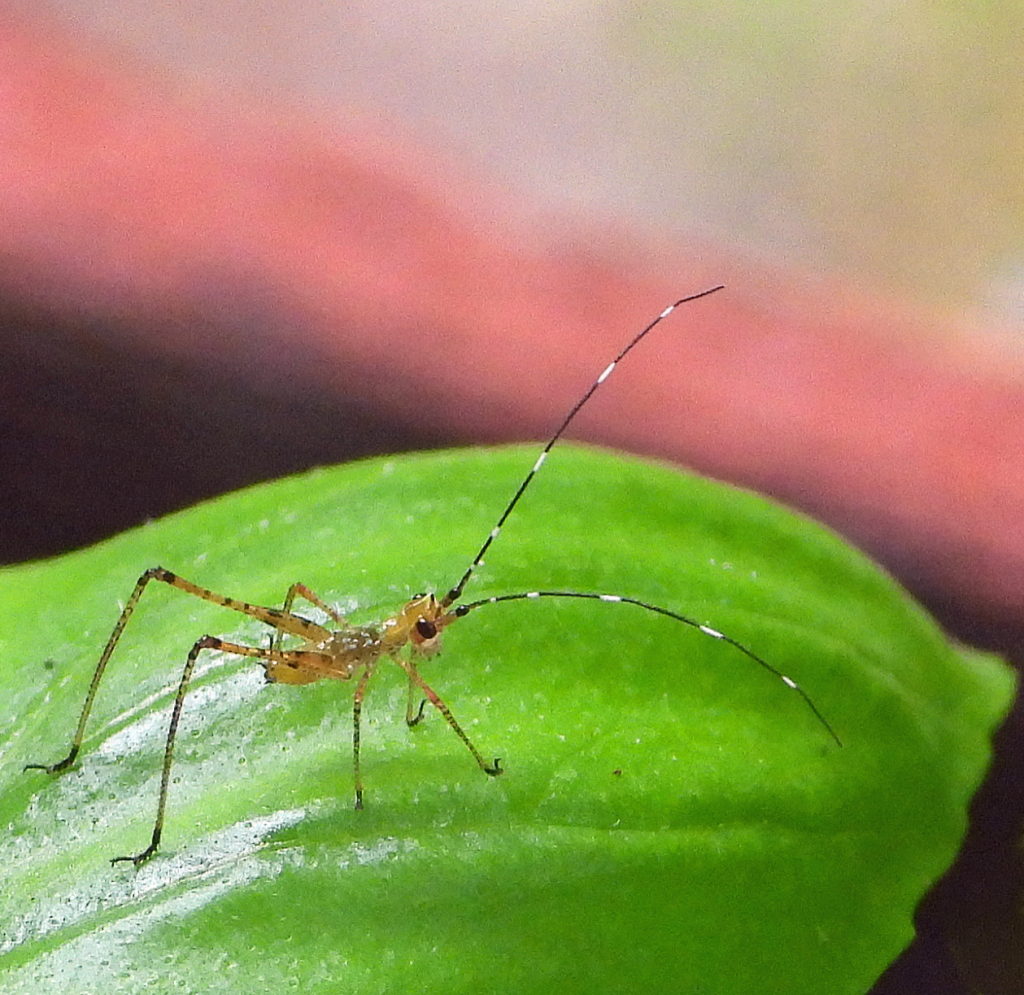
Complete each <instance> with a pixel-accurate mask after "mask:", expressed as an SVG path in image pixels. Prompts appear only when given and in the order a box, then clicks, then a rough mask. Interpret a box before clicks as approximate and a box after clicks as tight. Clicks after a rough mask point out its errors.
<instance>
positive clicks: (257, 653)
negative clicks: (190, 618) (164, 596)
mask: <svg viewBox="0 0 1024 995" xmlns="http://www.w3.org/2000/svg"><path fill="white" fill-rule="evenodd" d="M203 650H220V651H221V652H222V653H230V654H232V655H234V656H249V657H257V658H260V659H270V658H274V659H276V660H277V661H278V662H279V663H281V664H283V665H286V666H288V665H290V666H293V667H296V668H301V669H303V670H309V669H310V668H312V667H315V666H317V664H319V667H321V668H323V670H324V671H326V669H327V667H328V665H329V663H330V657H329V656H327V655H326V654H322V653H314V652H312V651H305V650H296V651H294V652H285V653H275V652H273V651H271V650H266V649H263V648H261V647H258V646H242V645H240V644H238V643H229V642H227V641H226V640H223V639H218V638H217V637H216V636H203V637H202V639H197V640H196V642H195V645H194V646H193V647H192V649H191V650H190V651H189V654H188V658H187V659H186V660H185V669H184V670H183V671H182V672H181V680H180V681H179V682H178V692H177V694H176V695H175V697H174V708H173V709H172V711H171V724H170V725H169V726H168V729H167V741H166V742H165V744H164V766H163V772H162V774H161V776H160V797H159V799H158V800H157V807H156V821H155V822H154V824H153V837H152V840H151V841H150V844H149V846H148V847H146V849H145V850H143V851H142V852H141V853H137V854H135V855H134V856H132V857H114V858H113V860H111V863H112V864H116V863H119V862H120V861H131V862H132V863H133V864H134V865H135V866H136V867H138V866H139V865H140V864H142V863H144V862H145V861H147V860H149V858H150V857H152V856H153V854H154V853H156V848H157V846H158V845H159V844H160V836H161V834H162V832H163V828H164V813H165V811H166V809H167V789H168V786H169V785H170V783H171V764H172V762H173V760H174V739H175V736H177V733H178V723H179V721H180V720H181V711H182V708H183V706H184V704H185V695H186V694H187V693H188V686H189V682H190V681H191V680H192V671H193V670H194V669H195V665H196V659H197V657H198V656H199V654H200V653H202V651H203ZM320 676H326V673H321V674H320ZM314 679H316V678H314Z"/></svg>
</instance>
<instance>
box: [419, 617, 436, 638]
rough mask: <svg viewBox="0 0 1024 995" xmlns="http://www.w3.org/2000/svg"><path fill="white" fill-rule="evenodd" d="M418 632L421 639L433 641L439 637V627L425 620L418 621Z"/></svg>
mask: <svg viewBox="0 0 1024 995" xmlns="http://www.w3.org/2000/svg"><path fill="white" fill-rule="evenodd" d="M416 632H417V633H418V634H419V636H420V638H421V639H433V638H434V636H436V635H437V626H436V625H434V623H433V622H428V621H427V619H425V618H418V619H416Z"/></svg>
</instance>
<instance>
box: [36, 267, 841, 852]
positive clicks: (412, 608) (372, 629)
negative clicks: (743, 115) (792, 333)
mask: <svg viewBox="0 0 1024 995" xmlns="http://www.w3.org/2000/svg"><path fill="white" fill-rule="evenodd" d="M721 289H722V287H721V286H718V287H712V288H710V289H708V290H704V291H701V292H700V293H697V294H692V295H690V296H689V297H684V298H682V299H681V300H678V301H676V302H675V303H674V304H672V305H671V306H670V307H668V308H666V309H665V310H664V311H662V313H661V314H660V315H658V317H656V318H655V319H654V320H653V321H652V322H650V324H648V325H647V326H646V327H645V328H644V329H643V330H642V331H641V332H640V333H639V334H638V335H636V336H635V337H634V338H633V340H632V341H631V342H630V343H629V344H628V345H627V346H626V347H625V348H624V349H622V351H621V352H620V353H619V354H618V355H617V356H616V357H615V359H613V360H612V361H611V362H610V363H609V364H608V366H607V367H605V369H604V371H603V372H602V373H601V375H600V376H599V377H598V378H597V379H596V380H595V381H594V382H593V383H592V384H591V386H590V388H589V389H588V390H587V391H586V393H584V394H583V396H582V397H581V398H580V399H579V400H578V401H577V402H576V404H575V405H573V407H572V409H571V410H570V411H569V413H568V414H567V415H566V416H565V418H564V419H563V421H562V423H561V425H560V426H559V427H558V430H557V431H556V432H555V433H554V435H552V436H551V438H550V439H549V440H548V442H547V444H546V445H545V446H544V448H543V450H542V451H541V453H540V456H539V457H538V458H537V461H536V462H535V463H534V465H533V467H532V468H531V469H530V471H529V473H527V474H526V476H525V477H524V478H523V480H522V482H521V483H520V484H519V487H518V489H517V490H516V492H515V493H514V494H513V496H512V499H511V501H509V503H508V505H507V506H506V508H505V510H504V511H503V512H502V513H501V516H500V517H499V519H498V521H497V524H496V525H495V526H494V528H493V529H492V530H491V531H490V533H488V535H487V538H486V539H485V540H484V542H483V545H482V546H481V547H480V549H479V551H478V552H477V554H476V556H475V557H474V558H473V560H472V562H471V563H470V564H469V566H468V567H467V568H466V570H465V572H464V573H463V575H462V577H461V578H460V580H459V582H458V583H457V584H456V585H455V586H454V587H452V588H451V589H450V590H449V591H448V592H447V593H446V594H444V595H443V596H442V597H440V598H439V597H437V596H436V595H435V594H432V593H431V594H420V595H417V596H416V597H415V598H413V599H412V600H410V601H408V602H407V603H406V604H405V605H404V606H403V607H402V608H401V609H400V610H399V611H398V612H397V613H395V614H394V615H392V616H391V617H390V618H386V619H385V620H384V621H383V622H381V623H379V624H377V625H353V624H351V623H350V622H348V621H346V619H345V618H344V617H343V616H342V615H340V614H339V613H338V612H337V611H336V610H335V609H334V608H332V607H331V606H330V605H329V604H327V603H326V602H325V601H324V600H323V599H322V598H321V597H319V595H317V594H316V593H314V592H313V591H312V590H311V589H310V588H308V587H306V585H305V584H293V585H292V586H291V587H290V588H289V590H288V593H287V595H286V597H285V599H284V604H283V606H282V607H281V608H266V607H261V606H260V605H253V604H248V603H247V602H244V601H237V600H236V599H234V598H229V597H225V596H224V595H222V594H217V593H215V592H214V591H210V590H208V589H207V588H204V587H200V586H199V585H197V584H193V583H192V582H191V581H188V580H185V578H183V577H179V576H178V575H177V574H174V573H172V572H171V571H169V570H165V569H163V567H153V568H151V569H149V570H147V571H146V572H145V573H144V574H142V576H141V577H140V578H139V579H138V581H137V582H136V584H135V589H134V590H133V591H132V593H131V595H130V597H129V598H128V601H127V602H126V603H125V606H124V608H123V610H122V611H121V615H120V617H119V618H118V620H117V624H116V625H115V626H114V630H113V632H112V633H111V634H110V638H109V639H108V640H107V644H106V646H105V647H104V649H103V652H102V654H101V655H100V659H99V662H98V663H97V664H96V669H95V671H94V672H93V676H92V682H91V683H90V685H89V690H88V692H87V694H86V696H85V703H84V705H83V706H82V712H81V715H80V717H79V720H78V726H77V728H76V729H75V734H74V738H73V739H72V741H71V749H70V750H69V752H68V755H67V756H66V757H64V759H63V760H59V761H58V762H57V763H54V764H28V765H26V767H25V769H26V770H30V769H35V770H43V771H46V773H48V774H59V773H61V772H62V771H65V770H67V769H68V768H69V767H70V766H71V765H72V764H73V763H74V762H75V758H76V757H77V756H78V753H79V751H80V749H81V747H82V741H83V738H84V734H85V727H86V723H87V721H88V719H89V714H90V712H91V710H92V706H93V701H94V699H95V697H96V691H97V689H98V687H99V684H100V681H101V679H102V678H103V673H104V671H105V670H106V667H107V663H108V661H109V660H110V656H111V654H112V653H113V651H114V648H115V647H116V646H117V643H118V640H119V639H120V638H121V634H122V633H123V632H124V628H125V626H126V625H127V624H128V620H129V619H130V618H131V616H132V613H133V612H134V611H135V607H136V605H137V604H138V602H139V599H140V598H141V597H142V593H143V591H144V590H145V589H146V587H147V586H148V585H149V583H150V582H151V581H160V582H161V583H164V584H169V585H170V586H171V587H175V588H177V589H178V590H179V591H184V592H185V593H186V594H191V595H193V596H194V597H197V598H202V599H203V600H204V601H209V602H212V603H213V604H216V605H220V606H222V607H224V608H230V609H232V610H233V611H237V612H241V613H242V614H244V615H248V616H249V617H250V618H254V619H256V620H257V621H259V622H262V623H264V624H265V625H268V626H270V627H271V629H272V630H274V631H273V634H272V636H271V639H270V641H269V644H268V645H266V646H245V645H242V644H240V643H234V642H230V641H228V640H225V639H220V638H218V637H216V636H210V635H206V636H203V637H202V638H200V639H198V640H196V642H195V643H194V644H193V646H192V649H191V650H190V651H189V653H188V657H187V658H186V661H185V667H184V670H183V671H182V674H181V679H180V681H179V682H178V690H177V694H176V695H175V699H174V706H173V708H172V711H171V721H170V725H169V727H168V731H167V739H166V743H165V746H164V760H163V771H162V775H161V779H160V794H159V798H158V801H157V813H156V820H155V822H154V825H153V835H152V838H151V840H150V844H149V846H147V847H146V849H144V850H142V851H141V852H140V853H137V854H135V855H134V856H126V857H115V858H114V859H113V861H112V863H117V862H119V861H130V862H131V863H132V864H134V865H135V866H136V867H138V866H139V865H140V864H142V863H143V862H144V861H146V860H148V859H149V858H150V857H152V856H153V854H154V853H155V852H156V849H157V847H158V846H159V844H160V837H161V834H162V832H163V826H164V814H165V810H166V806H167V791H168V786H169V784H170V774H171V763H172V760H173V752H174V738H175V734H176V733H177V729H178V722H179V720H180V718H181V712H182V707H183V705H184V702H185V696H186V693H187V691H188V687H189V682H190V680H191V678H192V672H193V670H194V668H195V665H196V660H197V658H198V657H199V654H200V653H202V652H203V651H204V650H218V651H220V652H222V653H228V654H234V655H237V656H245V657H251V658H253V659H255V660H257V661H259V663H260V665H261V666H262V667H263V668H264V670H265V672H266V677H267V680H268V681H271V682H278V683H282V684H310V683H312V682H314V681H319V680H323V679H325V678H331V679H333V680H339V681H354V682H355V690H354V693H353V706H352V752H353V765H354V780H355V807H356V808H357V809H361V808H362V807H363V780H362V775H361V772H360V769H359V736H360V717H361V713H362V705H363V698H364V696H365V694H366V688H367V685H368V683H369V681H370V678H371V677H372V676H373V673H374V670H375V668H376V666H377V664H378V662H379V661H380V660H381V659H382V658H383V657H387V658H388V659H390V660H392V661H393V662H394V663H396V664H397V665H398V666H399V667H401V669H402V670H404V671H405V673H406V675H407V676H408V678H409V705H408V707H407V709H406V717H405V718H406V722H407V723H408V725H410V726H414V725H416V724H417V723H418V722H419V721H420V720H421V719H422V717H423V708H424V705H425V703H426V701H429V702H430V703H431V705H433V706H434V707H435V708H436V709H437V710H438V711H439V712H440V713H441V714H442V715H443V716H444V718H445V721H446V722H447V723H448V725H449V726H451V728H452V729H453V730H454V732H455V734H456V735H457V736H458V737H459V739H461V740H462V742H463V743H464V744H465V746H466V748H467V749H468V750H469V752H470V753H471V754H472V755H473V759H474V760H476V762H477V764H478V766H479V767H480V769H481V770H482V771H483V772H484V773H485V774H489V775H491V776H492V777H496V776H497V775H499V774H501V773H502V767H501V762H500V758H497V757H496V758H495V759H494V760H491V761H488V760H487V759H485V758H484V756H483V755H482V754H481V753H480V751H479V750H477V748H476V747H475V746H474V745H473V742H472V741H471V740H470V738H469V736H467V735H466V733H465V731H464V730H463V729H462V727H461V726H460V725H459V723H458V721H457V720H456V719H455V716H454V715H453V714H452V713H451V711H450V710H449V708H448V706H447V705H446V704H445V703H444V701H443V700H442V699H441V698H440V697H439V696H438V694H437V693H436V692H435V691H434V689H433V688H432V687H431V686H430V685H429V684H427V682H426V681H425V680H424V679H423V677H421V676H420V673H419V670H418V669H417V661H418V660H420V659H422V658H425V657H429V656H432V655H433V654H435V653H436V652H437V651H438V650H439V648H440V641H441V633H442V632H443V631H444V629H445V628H447V627H448V626H449V625H451V624H452V623H453V622H455V621H456V620H457V619H460V618H462V617H464V616H465V615H468V614H469V613H470V612H472V611H474V610H476V609H477V608H480V607H482V606H483V605H488V604H498V603H500V602H505V601H521V600H525V599H535V598H577V599H590V600H596V601H603V602H607V603H616V604H625V605H634V606H636V607H637V608H641V609H643V610H644V611H647V612H652V613H654V614H657V615H662V616H665V617H666V618H670V619H673V620H675V621H676V622H681V623H682V624H683V625H686V626H690V627H691V628H694V629H697V630H699V631H700V632H702V633H704V634H705V635H706V636H710V637H711V638H713V639H717V640H720V641H721V642H724V643H727V644H728V645H729V646H732V647H733V648H734V649H735V650H737V651H738V652H740V653H742V654H743V655H744V656H746V657H747V658H748V659H750V660H752V661H753V662H754V663H756V664H757V665H758V666H760V667H762V668H763V669H764V670H766V671H768V672H769V673H770V674H772V675H773V676H775V677H776V678H778V679H779V680H780V681H782V682H783V684H785V686H786V687H788V688H790V689H791V690H793V691H795V692H796V693H797V694H798V695H799V696H800V697H801V698H802V699H803V701H804V703H805V704H806V706H807V707H808V708H809V709H810V711H811V712H812V713H813V714H814V716H815V718H816V719H817V721H818V722H819V723H820V724H821V725H822V726H823V727H824V729H825V730H826V731H827V732H828V734H829V736H831V737H832V739H833V740H834V741H835V742H836V743H837V744H838V745H840V746H841V745H842V743H841V742H840V740H839V736H838V735H837V734H836V732H835V730H834V729H833V728H832V726H831V725H829V723H828V721H827V720H826V719H825V717H824V716H823V715H822V713H821V712H820V711H819V710H818V708H817V706H816V705H815V704H814V702H813V701H812V700H811V699H810V697H809V696H808V695H807V693H806V692H805V691H804V690H803V688H801V687H800V686H799V685H798V684H797V683H796V682H795V681H794V680H792V679H791V678H789V677H787V676H786V675H785V674H783V673H782V672H781V671H780V670H778V669H777V668H775V667H774V666H772V665H771V664H770V663H768V662H767V661H766V660H763V659H762V658H761V657H759V656H757V655H756V654H755V653H754V652H753V651H751V650H750V649H748V648H747V647H746V646H744V645H742V644H741V643H739V642H737V641H736V640H735V639H733V638H732V637H730V636H727V635H726V634H724V633H722V632H719V631H718V630H717V629H713V628H711V627H710V626H708V625H705V624H703V623H701V622H698V621H697V620H695V619H692V618H688V617H687V616H685V615H681V614H679V613H677V612H674V611H670V610H669V609H667V608H662V607H659V606H658V605H654V604H649V603H647V602H644V601H640V600H638V599H636V598H631V597H627V596H625V595H620V594H599V593H590V592H584V591H554V590H552V591H542V590H536V591H524V592H520V593H516V594H503V595H499V596H496V597H490V598H484V599H482V600H479V601H470V602H467V603H464V604H460V603H459V602H460V601H461V599H462V596H463V592H464V590H465V588H466V585H467V584H468V583H469V580H470V578H471V577H472V576H473V573H474V571H475V570H476V569H477V567H479V566H480V565H481V564H482V563H483V558H484V556H485V555H486V553H487V551H488V549H490V546H491V544H492V543H493V542H494V540H495V539H497V538H498V535H499V534H500V533H501V530H502V528H503V526H504V525H505V522H506V520H507V519H508V517H509V515H511V513H512V511H513V509H514V508H515V507H516V505H517V504H518V503H519V500H520V499H521V498H522V496H523V494H524V493H525V492H526V489H527V488H528V487H529V486H530V483H531V482H532V480H533V478H534V477H535V476H536V474H537V472H538V471H539V470H540V468H541V467H542V466H543V465H544V461H545V459H546V458H547V455H548V453H549V452H550V451H551V450H552V448H553V447H554V445H555V443H556V442H558V440H559V439H560V438H561V437H562V434H563V433H564V432H565V430H566V429H567V428H568V426H569V424H570V423H571V422H572V420H573V419H574V418H575V417H576V415H577V414H578V413H579V411H580V409H581V408H582V407H583V406H584V405H585V404H586V403H587V401H588V400H590V398H591V396H592V395H593V394H594V392H595V391H596V390H597V389H598V387H600V386H601V384H603V383H604V382H605V380H607V379H608V377H609V376H610V375H611V373H612V371H613V370H614V369H615V367H616V365H617V364H618V363H619V362H620V361H621V360H622V359H623V357H624V356H625V355H626V354H627V353H628V352H629V351H630V350H631V349H632V348H633V347H634V346H635V345H637V344H638V343H639V342H640V341H641V339H643V338H644V336H646V335H647V334H648V332H650V331H651V330H652V329H653V328H654V327H655V326H656V325H658V324H659V323H660V322H661V321H663V320H664V319H665V318H667V317H668V316H669V315H670V314H671V313H672V312H673V311H674V310H675V309H676V308H677V307H679V306H680V305H681V304H685V303H688V302H689V301H694V300H697V299H698V298H701V297H706V296H708V295H709V294H713V293H715V292H716V291H718V290H721ZM297 599H302V600H303V601H306V602H308V603H309V604H311V605H314V606H316V607H317V608H318V609H320V610H321V611H322V612H324V613H326V615H327V616H328V617H329V618H330V619H331V620H332V621H333V622H334V624H335V626H336V627H329V626H328V625H322V624H319V623H317V622H313V621H311V620H309V619H307V618H305V617H303V616H302V615H299V614H297V613H296V612H295V611H293V606H294V604H295V602H296V600H297ZM285 636H289V637H296V638H297V639H298V640H300V642H301V644H302V645H301V646H300V648H297V649H284V648H282V645H281V643H282V639H283V638H284V637H285ZM406 646H408V647H409V649H408V651H407V652H405V653H403V652H402V651H403V649H404V648H405V647H406ZM417 692H418V694H417ZM419 695H422V696H423V698H422V700H421V701H420V704H419V708H418V709H415V708H414V707H413V702H414V701H415V699H416V697H418V696H419Z"/></svg>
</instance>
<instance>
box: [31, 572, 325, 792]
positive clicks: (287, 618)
mask: <svg viewBox="0 0 1024 995" xmlns="http://www.w3.org/2000/svg"><path fill="white" fill-rule="evenodd" d="M151 580H158V581H160V582H161V583H164V584H169V585H170V586H171V587H175V588H177V589H178V590H179V591H184V592H185V593H186V594H191V595H193V596H194V597H197V598H202V599H203V600H204V601H211V602H213V603H214V604H216V605H220V606H221V607H223V608H230V609H231V610H232V611H238V612H242V613H244V614H246V615H249V616H251V617H253V618H256V619H258V620H259V621H261V622H264V623H265V624H267V625H270V626H273V627H274V628H275V629H277V630H278V631H281V632H289V633H291V634H293V635H297V636H301V637H303V638H305V639H308V640H310V641H311V642H314V643H323V642H324V641H326V640H327V639H329V638H330V632H329V631H328V630H327V629H325V628H324V627H323V626H320V625H317V624H316V623H314V622H310V621H308V620H307V619H304V618H302V617H300V616H298V615H293V614H291V612H288V611H281V610H280V609H278V608H263V607H261V606H260V605H252V604H249V603H248V602H245V601H237V600H236V599H234V598H227V597H225V596H224V595H222V594H217V593H215V592H214V591H210V590H208V589H207V588H205V587H200V586H199V585H198V584H193V583H192V582H191V581H188V580H185V578H184V577H179V576H178V575H177V574H174V573H172V572H171V571H170V570H165V569H164V568H163V567H151V568H150V569H149V570H147V571H146V572H145V573H144V574H143V575H142V576H141V577H139V579H138V580H137V581H136V583H135V589H134V590H133V591H132V593H131V596H130V597H129V598H128V601H127V602H126V603H125V606H124V608H123V609H122V610H121V615H120V617H119V618H118V620H117V624H116V625H115V626H114V631H113V632H111V634H110V638H109V639H108V640H107V645H106V646H105V647H104V648H103V652H102V653H101V654H100V659H99V663H97V664H96V669H95V670H94V671H93V675H92V681H91V682H90V684H89V690H88V692H87V693H86V696H85V703H84V704H83V705H82V712H81V715H80V717H79V719H78V727H77V728H76V729H75V735H74V738H73V739H72V741H71V749H70V750H69V751H68V755H67V756H66V757H65V758H64V759H63V760H59V761H57V763H53V764H26V765H25V768H24V769H25V770H43V771H46V773H47V774H59V773H61V771H64V770H67V769H68V767H70V766H71V765H72V764H73V763H74V762H75V758H76V757H77V756H78V753H79V750H81V748H82V740H83V738H84V736H85V724H86V722H87V721H88V720H89V714H90V712H91V711H92V706H93V701H94V700H95V698H96V691H97V689H98V688H99V685H100V681H101V680H102V678H103V672H104V671H105V670H106V669H107V662H108V661H109V660H110V655H111V654H112V653H113V652H114V647H116V646H117V643H118V640H120V638H121V634H122V633H123V632H124V628H125V626H126V625H127V624H128V620H129V619H130V618H131V617H132V612H134V611H135V606H136V605H137V604H138V602H139V598H141V597H142V592H143V591H144V590H145V589H146V586H147V585H148V584H149V582H150V581H151Z"/></svg>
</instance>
